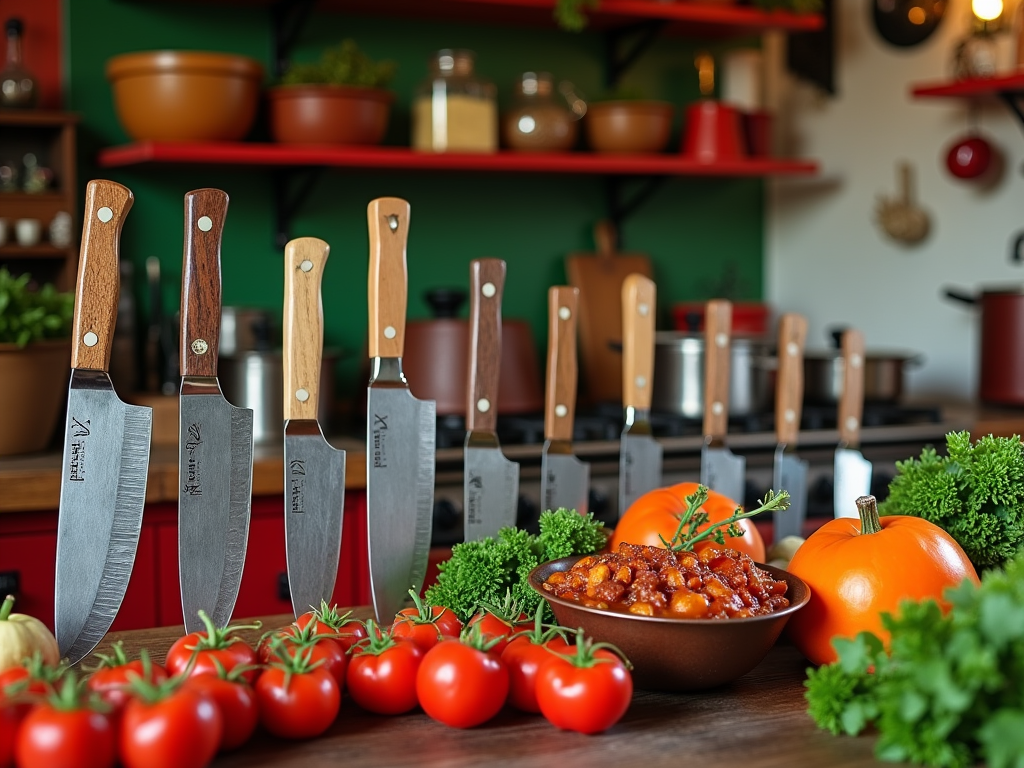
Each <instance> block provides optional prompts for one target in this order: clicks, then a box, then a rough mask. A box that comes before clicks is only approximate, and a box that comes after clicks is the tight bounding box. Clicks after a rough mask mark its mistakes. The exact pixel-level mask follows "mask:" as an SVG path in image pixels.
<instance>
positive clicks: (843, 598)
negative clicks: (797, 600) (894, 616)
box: [786, 496, 978, 664]
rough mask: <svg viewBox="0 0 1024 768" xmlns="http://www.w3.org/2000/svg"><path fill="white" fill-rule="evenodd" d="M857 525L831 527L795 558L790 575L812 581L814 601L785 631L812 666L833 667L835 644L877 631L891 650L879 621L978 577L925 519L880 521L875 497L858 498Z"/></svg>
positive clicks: (845, 522) (839, 522)
mask: <svg viewBox="0 0 1024 768" xmlns="http://www.w3.org/2000/svg"><path fill="white" fill-rule="evenodd" d="M857 506H858V508H859V509H860V515H861V516H860V519H859V520H858V519H856V518H846V517H844V518H838V519H836V520H829V521H828V522H827V523H825V524H824V525H823V526H821V528H819V529H818V530H817V531H815V532H814V533H813V534H811V536H810V537H809V538H808V539H807V541H805V542H804V543H803V545H802V546H801V547H800V549H798V550H797V551H796V554H795V555H794V556H793V559H792V560H791V561H790V563H789V567H788V569H787V570H789V571H790V573H793V574H795V575H797V576H799V577H800V578H801V579H803V580H804V581H805V582H807V584H808V586H810V588H811V600H810V602H809V603H808V604H807V605H806V606H804V608H803V609H802V610H800V611H797V612H796V613H795V614H793V616H792V617H790V620H789V623H788V624H787V625H786V630H787V631H788V632H789V636H790V637H791V638H792V640H793V643H794V644H795V645H796V647H797V648H798V649H799V650H800V652H801V653H803V655H804V656H806V657H807V658H808V659H810V660H811V661H812V662H814V663H815V664H827V663H830V662H833V661H835V660H836V652H835V649H834V648H833V647H832V638H833V637H836V636H839V637H853V636H855V635H857V633H859V632H862V631H865V630H867V631H870V632H874V633H875V634H876V635H878V636H879V637H880V638H882V641H883V642H885V643H886V644H888V640H889V633H888V632H886V631H884V630H883V629H882V619H881V616H880V614H881V613H882V612H883V611H887V612H889V613H895V611H896V609H897V608H898V606H899V604H900V602H901V601H903V600H923V599H926V598H929V597H931V598H935V599H936V600H937V601H938V602H939V605H940V606H942V610H943V611H948V610H949V604H948V603H947V602H945V601H944V600H943V599H942V593H943V591H944V590H945V589H946V587H952V586H956V585H957V584H959V583H960V582H962V581H963V580H964V579H970V580H971V581H973V582H974V583H975V584H977V583H978V574H977V573H976V572H975V570H974V566H973V565H971V561H970V560H968V559H967V555H966V554H964V551H963V550H962V549H961V548H960V545H959V544H957V543H956V541H954V540H953V538H952V537H951V536H950V535H949V534H948V533H946V532H945V531H944V530H942V529H941V528H939V527H938V526H937V525H935V524H933V523H930V522H928V521H927V520H924V519H923V518H920V517H904V516H901V515H893V516H891V517H883V518H879V517H878V507H877V506H876V504H875V498H874V496H863V497H861V498H860V499H857Z"/></svg>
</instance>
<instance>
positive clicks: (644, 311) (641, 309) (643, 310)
mask: <svg viewBox="0 0 1024 768" xmlns="http://www.w3.org/2000/svg"><path fill="white" fill-rule="evenodd" d="M636 311H637V313H638V314H639V315H640V317H647V315H648V313H649V312H650V311H651V308H650V307H649V306H647V305H646V304H637V305H636Z"/></svg>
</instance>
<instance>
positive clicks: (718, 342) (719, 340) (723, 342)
mask: <svg viewBox="0 0 1024 768" xmlns="http://www.w3.org/2000/svg"><path fill="white" fill-rule="evenodd" d="M715 346H716V347H721V348H722V349H725V348H726V347H727V346H729V337H728V336H727V335H726V334H724V333H716V334H715Z"/></svg>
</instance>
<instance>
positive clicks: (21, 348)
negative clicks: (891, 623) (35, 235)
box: [0, 267, 74, 456]
mask: <svg viewBox="0 0 1024 768" xmlns="http://www.w3.org/2000/svg"><path fill="white" fill-rule="evenodd" d="M73 308H74V296H73V295H72V294H71V293H62V292H60V291H57V290H56V289H55V288H54V287H53V286H52V285H50V284H46V285H44V286H43V287H42V288H40V289H39V290H32V288H31V277H30V276H29V275H27V274H24V275H21V276H19V277H14V276H13V275H11V273H10V272H9V271H8V270H7V268H6V267H2V268H0V403H4V415H3V419H2V423H3V429H0V456H8V455H11V454H16V453H32V452H35V451H41V450H43V449H44V448H45V447H46V446H47V445H48V444H49V443H50V438H51V437H52V436H53V430H54V428H55V427H56V426H57V420H58V418H59V416H60V408H61V404H62V403H63V402H64V393H65V391H66V388H67V381H68V372H69V370H70V368H69V365H70V360H71V315H72V310H73Z"/></svg>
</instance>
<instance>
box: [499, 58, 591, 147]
mask: <svg viewBox="0 0 1024 768" xmlns="http://www.w3.org/2000/svg"><path fill="white" fill-rule="evenodd" d="M559 90H560V91H561V93H562V96H563V97H564V102H562V101H559V100H558V99H557V98H556V97H555V95H554V81H553V80H552V78H551V75H550V74H549V73H547V72H524V73H523V75H522V77H520V79H519V81H518V82H517V83H516V86H515V102H514V103H513V105H512V107H511V109H509V110H508V111H507V112H506V113H505V115H504V117H503V118H502V138H503V139H504V142H505V144H506V146H508V147H510V148H511V149H515V150H519V151H533V152H544V151H559V150H568V149H572V147H573V145H574V144H575V143H576V136H577V135H578V133H579V119H580V118H581V117H583V115H584V114H586V111H587V105H586V102H584V101H583V99H581V98H580V97H579V96H577V95H576V93H575V92H574V91H573V86H572V83H568V82H563V83H562V84H561V86H560V87H559Z"/></svg>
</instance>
